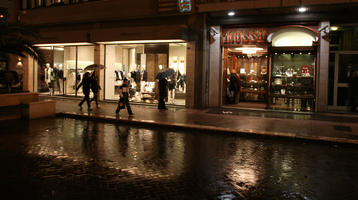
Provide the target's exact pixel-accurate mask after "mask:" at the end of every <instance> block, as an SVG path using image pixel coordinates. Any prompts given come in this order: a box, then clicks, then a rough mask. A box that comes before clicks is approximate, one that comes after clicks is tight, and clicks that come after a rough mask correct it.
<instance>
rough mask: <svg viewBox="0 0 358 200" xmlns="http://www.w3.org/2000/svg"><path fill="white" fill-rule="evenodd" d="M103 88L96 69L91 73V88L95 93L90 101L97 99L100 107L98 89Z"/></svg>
mask: <svg viewBox="0 0 358 200" xmlns="http://www.w3.org/2000/svg"><path fill="white" fill-rule="evenodd" d="M100 89H101V86H100V85H99V83H98V77H97V75H96V71H93V73H92V75H91V90H92V93H93V98H92V99H91V101H90V102H92V101H95V102H96V106H97V107H98V91H99V90H100Z"/></svg>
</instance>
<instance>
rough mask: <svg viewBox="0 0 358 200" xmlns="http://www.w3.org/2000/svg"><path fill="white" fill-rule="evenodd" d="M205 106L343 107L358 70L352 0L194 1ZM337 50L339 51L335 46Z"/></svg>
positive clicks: (319, 109) (320, 109)
mask: <svg viewBox="0 0 358 200" xmlns="http://www.w3.org/2000/svg"><path fill="white" fill-rule="evenodd" d="M197 7H198V12H199V13H205V15H206V19H207V21H206V24H207V34H208V37H206V38H207V43H206V46H207V49H208V50H207V53H208V55H209V56H208V57H207V62H208V63H210V64H209V65H208V67H207V68H206V70H207V74H208V81H207V84H206V86H207V87H208V91H209V93H208V96H207V97H206V98H207V100H208V105H209V106H210V107H230V108H245V109H246V108H247V109H270V110H280V111H282V110H283V111H296V112H330V111H333V112H335V111H343V110H345V111H347V110H348V109H349V105H350V102H349V99H350V98H349V88H348V80H349V76H350V74H351V73H352V71H354V70H358V60H357V51H356V50H357V48H356V45H357V40H356V39H353V38H354V37H355V35H356V34H357V28H358V27H357V19H358V18H357V17H358V16H357V14H356V13H355V9H356V8H357V4H356V3H354V2H352V1H343V0H341V1H330V2H329V3H327V2H326V1H318V0H317V1H293V0H282V1H274V0H273V1H260V0H258V1H200V3H198V4H197ZM338 49H339V50H338Z"/></svg>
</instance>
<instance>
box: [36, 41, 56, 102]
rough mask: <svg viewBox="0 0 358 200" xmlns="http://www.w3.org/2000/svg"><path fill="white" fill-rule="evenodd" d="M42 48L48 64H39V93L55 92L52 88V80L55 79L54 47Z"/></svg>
mask: <svg viewBox="0 0 358 200" xmlns="http://www.w3.org/2000/svg"><path fill="white" fill-rule="evenodd" d="M40 50H41V51H42V52H43V55H44V57H45V62H46V64H45V65H44V66H40V65H37V62H35V63H36V66H35V67H37V91H38V92H39V93H44V94H51V95H52V94H53V91H52V90H51V81H53V80H54V78H53V71H52V67H53V65H52V59H53V57H52V55H53V54H52V51H53V48H52V47H41V48H40Z"/></svg>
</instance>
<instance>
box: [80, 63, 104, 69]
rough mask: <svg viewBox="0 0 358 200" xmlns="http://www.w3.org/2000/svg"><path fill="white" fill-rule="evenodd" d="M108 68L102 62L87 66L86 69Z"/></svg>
mask: <svg viewBox="0 0 358 200" xmlns="http://www.w3.org/2000/svg"><path fill="white" fill-rule="evenodd" d="M104 68H106V67H105V66H104V65H101V64H92V65H88V66H87V67H85V69H84V70H96V69H104Z"/></svg>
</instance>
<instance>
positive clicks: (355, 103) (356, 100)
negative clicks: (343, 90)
mask: <svg viewBox="0 0 358 200" xmlns="http://www.w3.org/2000/svg"><path fill="white" fill-rule="evenodd" d="M357 107H358V95H357V94H354V93H353V94H352V95H351V111H353V112H356V111H357Z"/></svg>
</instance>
